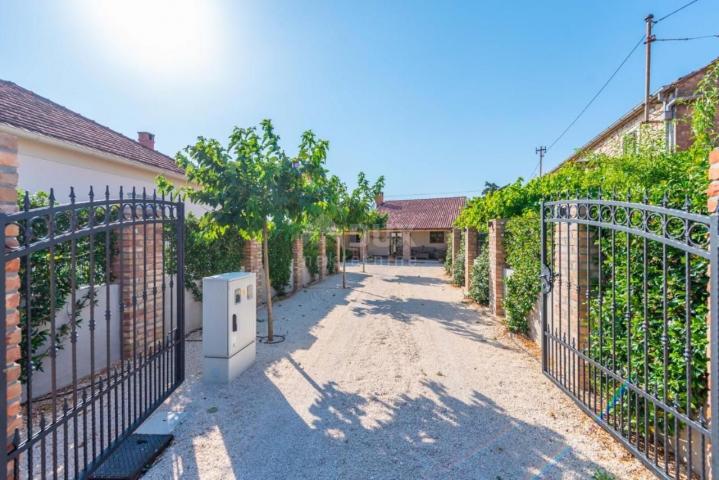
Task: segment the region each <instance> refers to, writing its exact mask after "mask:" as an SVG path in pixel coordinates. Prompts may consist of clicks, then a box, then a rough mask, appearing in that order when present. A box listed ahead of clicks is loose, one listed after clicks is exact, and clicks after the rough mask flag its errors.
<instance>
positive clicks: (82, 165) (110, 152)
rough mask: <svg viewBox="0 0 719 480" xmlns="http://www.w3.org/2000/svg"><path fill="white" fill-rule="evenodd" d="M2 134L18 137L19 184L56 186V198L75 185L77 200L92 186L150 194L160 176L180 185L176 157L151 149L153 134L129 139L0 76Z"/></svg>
mask: <svg viewBox="0 0 719 480" xmlns="http://www.w3.org/2000/svg"><path fill="white" fill-rule="evenodd" d="M0 133H3V134H5V135H11V136H13V137H15V138H16V141H17V150H18V161H19V165H18V175H19V179H18V184H19V187H20V188H22V189H26V190H29V191H31V192H37V191H46V192H47V191H49V189H50V188H53V189H55V192H56V196H57V197H58V201H61V202H62V201H63V200H65V199H67V197H66V196H67V194H69V191H70V187H74V188H75V191H76V194H77V196H78V198H79V199H82V198H83V197H85V196H86V195H87V192H89V188H90V186H93V187H94V188H95V189H96V191H97V190H98V189H99V191H104V189H105V186H109V187H110V190H111V192H112V194H113V195H117V193H118V190H119V187H120V186H122V187H124V188H125V189H126V190H127V191H130V190H131V189H132V188H133V187H134V188H135V189H136V190H138V191H142V189H143V188H145V189H146V190H148V191H149V192H152V190H153V189H154V187H155V179H156V177H157V176H158V175H163V176H165V177H167V178H168V179H169V180H171V181H173V182H180V183H184V181H185V176H184V173H183V171H182V169H181V168H180V167H179V166H178V165H177V164H176V163H175V160H174V159H173V158H171V157H169V156H168V155H165V154H163V153H161V152H158V151H157V150H155V136H154V135H153V134H151V133H149V132H138V138H137V140H133V139H131V138H129V137H127V136H125V135H123V134H121V133H118V132H116V131H114V130H112V129H110V128H108V127H106V126H104V125H100V124H99V123H97V122H95V121H93V120H90V119H89V118H86V117H84V116H82V115H81V114H79V113H76V112H73V111H72V110H69V109H68V108H66V107H64V106H62V105H60V104H58V103H55V102H53V101H51V100H49V99H47V98H45V97H43V96H40V95H38V94H36V93H34V92H32V91H30V90H27V89H25V88H23V87H21V86H19V85H17V84H15V83H12V82H9V81H5V80H0Z"/></svg>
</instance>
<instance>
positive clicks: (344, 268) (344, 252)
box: [341, 230, 347, 288]
mask: <svg viewBox="0 0 719 480" xmlns="http://www.w3.org/2000/svg"><path fill="white" fill-rule="evenodd" d="M341 238H342V243H341V245H342V288H347V250H346V249H345V231H344V230H342V237H341Z"/></svg>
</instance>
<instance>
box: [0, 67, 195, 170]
mask: <svg viewBox="0 0 719 480" xmlns="http://www.w3.org/2000/svg"><path fill="white" fill-rule="evenodd" d="M0 123H6V124H8V125H12V126H13V127H18V128H22V129H25V130H29V131H31V132H35V133H39V134H42V135H47V136H49V137H53V138H57V139H59V140H64V141H67V142H72V143H75V144H78V145H82V146H85V147H90V148H93V149H96V150H100V151H103V152H106V153H110V154H113V155H118V156H120V157H124V158H126V159H129V160H133V161H135V162H139V163H143V164H145V165H150V166H152V167H157V168H161V169H165V170H169V171H172V172H175V173H183V171H182V169H181V168H180V167H178V166H177V164H176V163H175V160H174V159H172V158H171V157H168V156H167V155H164V154H162V153H160V152H158V151H155V150H152V149H149V148H147V147H144V146H142V145H140V144H139V143H138V142H136V141H135V140H132V139H130V138H128V137H126V136H124V135H122V134H120V133H118V132H116V131H114V130H111V129H109V128H107V127H104V126H102V125H100V124H99V123H96V122H94V121H93V120H90V119H89V118H85V117H83V116H82V115H80V114H78V113H75V112H73V111H71V110H68V109H67V108H65V107H63V106H62V105H58V104H57V103H55V102H52V101H50V100H48V99H47V98H44V97H41V96H40V95H37V94H35V93H34V92H31V91H30V90H26V89H24V88H22V87H20V86H18V85H16V84H14V83H12V82H8V81H5V80H0Z"/></svg>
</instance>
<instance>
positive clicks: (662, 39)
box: [654, 34, 719, 42]
mask: <svg viewBox="0 0 719 480" xmlns="http://www.w3.org/2000/svg"><path fill="white" fill-rule="evenodd" d="M705 38H719V34H716V35H700V36H698V37H682V38H655V39H654V41H655V42H687V41H689V40H703V39H705Z"/></svg>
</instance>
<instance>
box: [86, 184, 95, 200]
mask: <svg viewBox="0 0 719 480" xmlns="http://www.w3.org/2000/svg"><path fill="white" fill-rule="evenodd" d="M87 196H88V197H90V201H91V202H92V201H93V200H95V191H94V190H93V189H92V185H90V193H88V194H87Z"/></svg>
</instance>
